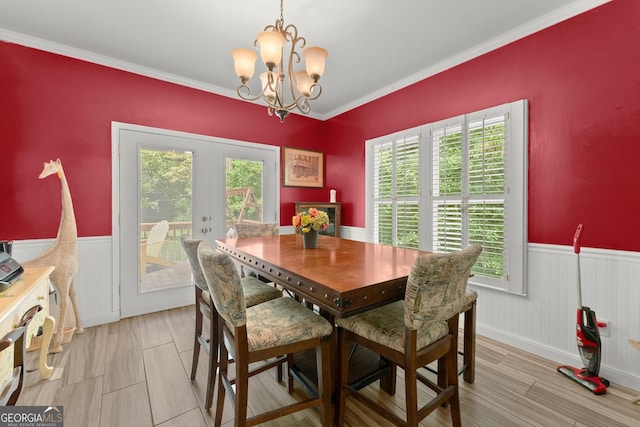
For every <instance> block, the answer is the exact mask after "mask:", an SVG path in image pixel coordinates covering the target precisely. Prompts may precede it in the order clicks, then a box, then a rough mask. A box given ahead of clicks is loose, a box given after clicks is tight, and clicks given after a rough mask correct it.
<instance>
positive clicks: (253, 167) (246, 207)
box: [226, 158, 263, 230]
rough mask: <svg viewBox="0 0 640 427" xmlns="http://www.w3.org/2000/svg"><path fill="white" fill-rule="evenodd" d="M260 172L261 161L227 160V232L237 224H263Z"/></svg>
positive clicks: (261, 178) (261, 167) (261, 168)
mask: <svg viewBox="0 0 640 427" xmlns="http://www.w3.org/2000/svg"><path fill="white" fill-rule="evenodd" d="M262 170H263V163H262V161H253V160H242V159H232V158H227V160H226V191H227V205H226V229H227V230H233V226H234V225H235V224H236V223H238V222H255V223H260V222H263V216H262V180H263V177H262Z"/></svg>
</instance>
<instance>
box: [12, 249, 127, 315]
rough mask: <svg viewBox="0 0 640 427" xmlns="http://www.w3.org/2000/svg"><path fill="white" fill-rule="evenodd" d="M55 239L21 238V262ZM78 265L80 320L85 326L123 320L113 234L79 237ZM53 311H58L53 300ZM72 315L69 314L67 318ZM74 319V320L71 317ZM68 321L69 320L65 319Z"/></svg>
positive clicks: (15, 253)
mask: <svg viewBox="0 0 640 427" xmlns="http://www.w3.org/2000/svg"><path fill="white" fill-rule="evenodd" d="M53 242H54V239H38V240H22V241H16V242H14V244H13V257H14V258H15V259H16V260H17V261H18V262H21V261H27V260H31V259H34V258H36V257H37V256H38V255H40V254H41V253H42V252H44V251H45V250H47V249H48V248H49V247H51V245H52V244H53ZM78 255H79V267H78V273H77V274H76V277H75V286H76V292H77V300H78V306H79V310H80V319H81V320H82V322H83V324H84V326H86V327H89V326H95V325H101V324H104V323H110V322H115V321H117V320H119V319H120V306H119V304H114V302H115V301H119V289H118V281H117V280H114V279H113V272H112V267H111V265H112V261H111V259H112V256H113V255H112V253H111V236H104V237H82V238H79V239H78ZM58 300H59V297H58ZM51 304H52V305H51V307H52V308H51V310H52V312H53V313H54V314H55V313H56V312H57V311H58V310H57V309H56V307H55V306H54V304H55V301H54V300H53V299H51ZM69 318H70V317H69V316H67V319H69ZM71 319H73V318H72V317H71ZM66 323H68V324H69V322H66Z"/></svg>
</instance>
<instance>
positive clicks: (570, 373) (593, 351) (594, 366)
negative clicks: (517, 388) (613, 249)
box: [557, 224, 609, 394]
mask: <svg viewBox="0 0 640 427" xmlns="http://www.w3.org/2000/svg"><path fill="white" fill-rule="evenodd" d="M582 229H583V226H582V224H580V225H578V228H577V229H576V234H575V235H574V236H573V251H574V252H575V253H576V255H577V258H578V311H577V319H576V335H577V337H576V338H577V340H578V352H579V353H580V358H581V359H582V363H583V364H584V368H574V367H573V366H567V365H562V366H558V368H557V370H558V372H560V373H562V374H564V375H566V376H567V377H569V378H571V379H572V380H574V381H575V382H577V383H578V384H580V385H582V386H583V387H586V388H588V389H589V390H591V391H592V392H593V393H594V394H604V393H606V392H607V387H609V381H608V380H606V379H604V378H602V377H600V376H598V374H599V373H600V354H601V344H600V331H599V330H598V326H605V325H604V324H599V323H598V320H597V319H596V312H595V311H593V310H591V309H590V308H589V307H585V306H583V305H582V285H581V280H580V236H581V235H582Z"/></svg>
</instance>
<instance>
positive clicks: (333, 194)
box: [329, 190, 336, 203]
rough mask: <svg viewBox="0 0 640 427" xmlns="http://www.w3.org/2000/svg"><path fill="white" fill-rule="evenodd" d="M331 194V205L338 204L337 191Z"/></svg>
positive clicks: (332, 191)
mask: <svg viewBox="0 0 640 427" xmlns="http://www.w3.org/2000/svg"><path fill="white" fill-rule="evenodd" d="M329 193H330V194H331V201H330V202H331V203H335V202H336V190H331V191H330V192H329Z"/></svg>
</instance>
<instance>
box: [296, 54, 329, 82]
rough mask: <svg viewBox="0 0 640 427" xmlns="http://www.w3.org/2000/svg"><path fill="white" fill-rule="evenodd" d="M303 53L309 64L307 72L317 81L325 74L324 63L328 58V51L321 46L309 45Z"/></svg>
mask: <svg viewBox="0 0 640 427" xmlns="http://www.w3.org/2000/svg"><path fill="white" fill-rule="evenodd" d="M302 54H303V55H304V61H305V64H306V66H307V74H308V75H309V76H310V77H311V78H312V79H313V81H314V82H317V81H318V80H319V79H320V77H322V75H323V74H324V64H325V62H326V60H327V56H328V53H327V51H326V50H325V49H323V48H321V47H315V46H314V47H308V48H306V49H305V50H304V51H303V52H302Z"/></svg>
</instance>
